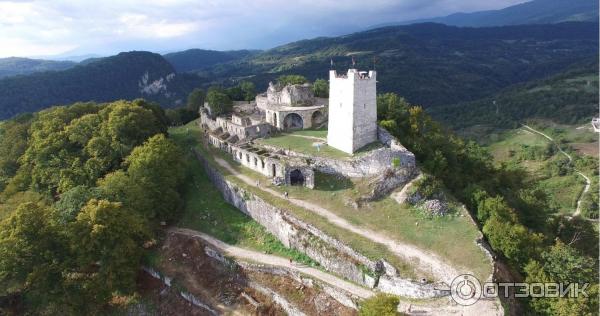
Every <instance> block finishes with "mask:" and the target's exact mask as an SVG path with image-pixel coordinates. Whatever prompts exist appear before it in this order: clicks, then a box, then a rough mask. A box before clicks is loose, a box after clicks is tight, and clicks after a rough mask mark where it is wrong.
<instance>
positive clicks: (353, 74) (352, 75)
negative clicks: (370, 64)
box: [329, 69, 377, 80]
mask: <svg viewBox="0 0 600 316" xmlns="http://www.w3.org/2000/svg"><path fill="white" fill-rule="evenodd" d="M332 79H334V80H337V79H342V80H343V79H354V80H377V72H376V71H375V70H369V71H358V70H356V69H348V72H347V73H345V74H338V73H337V72H336V71H335V70H330V71H329V80H332Z"/></svg>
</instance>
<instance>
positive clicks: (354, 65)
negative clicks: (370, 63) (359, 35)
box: [352, 56, 356, 69]
mask: <svg viewBox="0 0 600 316" xmlns="http://www.w3.org/2000/svg"><path fill="white" fill-rule="evenodd" d="M352 68H353V69H356V60H355V59H354V56H352Z"/></svg>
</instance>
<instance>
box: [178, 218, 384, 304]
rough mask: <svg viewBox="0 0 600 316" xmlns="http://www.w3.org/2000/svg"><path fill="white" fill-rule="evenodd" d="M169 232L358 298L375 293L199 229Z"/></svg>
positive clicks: (181, 229) (182, 229) (180, 229)
mask: <svg viewBox="0 0 600 316" xmlns="http://www.w3.org/2000/svg"><path fill="white" fill-rule="evenodd" d="M169 232H173V233H176V234H182V235H185V236H189V237H192V238H199V239H202V240H203V241H205V242H207V243H209V244H210V245H212V246H213V247H215V248H217V249H218V250H219V251H221V252H223V253H225V254H226V255H228V256H232V257H235V258H238V259H244V260H250V261H253V262H259V263H262V264H268V265H271V266H276V267H283V268H287V269H290V270H293V271H297V272H301V273H303V274H306V275H309V276H311V277H313V278H315V279H319V280H321V281H323V282H325V283H327V284H329V285H333V286H335V287H337V288H340V289H342V290H345V291H346V292H349V293H351V294H352V295H356V296H358V297H360V298H369V297H371V296H373V295H374V294H375V292H373V291H371V290H369V289H366V288H363V287H360V286H358V285H355V284H353V283H350V282H348V281H345V280H343V279H341V278H338V277H336V276H333V275H331V274H329V273H326V272H323V271H321V270H319V269H315V268H311V267H308V266H305V265H302V264H299V263H293V264H290V261H289V259H287V258H282V257H278V256H274V255H267V254H264V253H261V252H258V251H253V250H249V249H245V248H240V247H236V246H232V245H229V244H226V243H224V242H222V241H220V240H218V239H216V238H214V237H212V236H210V235H207V234H204V233H201V232H199V231H195V230H191V229H187V228H171V229H169Z"/></svg>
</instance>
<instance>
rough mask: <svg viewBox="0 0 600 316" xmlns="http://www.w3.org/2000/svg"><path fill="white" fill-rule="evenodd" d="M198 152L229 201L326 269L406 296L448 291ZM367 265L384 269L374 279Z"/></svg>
mask: <svg viewBox="0 0 600 316" xmlns="http://www.w3.org/2000/svg"><path fill="white" fill-rule="evenodd" d="M196 156H197V158H198V159H199V160H200V161H201V162H202V164H203V165H204V168H205V170H206V173H207V174H208V177H209V178H210V180H211V181H212V183H213V184H214V185H215V187H216V188H217V189H218V190H219V191H220V192H221V193H222V194H223V197H224V198H225V200H226V201H227V202H229V203H231V204H232V205H234V206H235V207H236V208H238V209H239V210H240V211H241V212H243V213H245V214H246V215H248V216H250V217H252V218H253V219H254V220H256V221H257V222H258V223H260V224H261V225H262V226H264V227H265V228H266V229H267V230H268V231H269V232H270V233H271V234H273V235H274V236H275V237H277V238H278V239H279V240H280V241H281V242H282V243H283V244H284V245H285V246H286V247H291V248H296V249H298V250H300V251H302V252H304V253H305V254H306V255H308V256H309V257H310V258H312V259H313V260H315V261H317V262H318V263H319V264H320V265H321V266H323V267H324V268H325V269H326V270H328V271H331V272H333V273H335V274H337V275H340V276H342V277H344V278H346V279H348V280H351V281H353V282H356V283H358V284H363V285H365V286H368V287H376V288H378V289H380V290H382V291H384V292H388V293H393V294H397V295H401V296H405V297H413V298H431V297H439V296H445V295H448V293H447V292H444V291H439V290H436V289H435V288H434V286H433V284H420V283H417V282H413V281H411V280H406V279H401V278H400V277H398V276H397V275H396V272H395V269H394V268H393V267H391V266H389V264H387V263H385V262H384V261H383V260H379V261H374V260H371V259H369V258H367V257H365V256H364V255H362V254H360V253H358V252H356V251H355V250H353V249H352V248H350V247H349V246H347V245H345V244H344V243H342V242H341V241H339V240H337V239H335V238H333V237H331V236H329V235H327V234H325V233H324V232H322V231H321V230H319V229H318V228H316V227H314V226H312V225H310V224H308V223H305V222H303V221H302V220H300V219H298V218H296V217H295V216H293V215H292V214H290V213H288V212H286V211H285V210H283V209H281V208H278V207H275V206H273V205H271V204H269V203H267V202H266V201H264V200H262V199H261V198H260V197H258V196H256V195H254V194H253V193H252V192H249V191H246V190H244V189H243V188H241V187H239V186H238V185H236V184H234V183H232V182H230V181H227V180H225V178H224V177H223V176H222V175H221V174H220V173H219V171H218V170H217V169H215V168H214V167H212V166H211V165H210V164H209V163H208V162H207V161H206V159H205V158H204V157H202V156H201V155H200V154H199V153H198V152H196ZM365 268H367V269H368V270H369V271H381V270H382V269H383V271H381V272H380V276H378V277H377V276H375V278H376V279H374V278H373V277H370V276H369V275H368V274H366V273H365Z"/></svg>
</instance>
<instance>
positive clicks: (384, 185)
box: [358, 168, 417, 202]
mask: <svg viewBox="0 0 600 316" xmlns="http://www.w3.org/2000/svg"><path fill="white" fill-rule="evenodd" d="M416 173H417V170H416V169H412V168H403V169H396V168H388V169H386V170H385V171H384V172H383V173H382V174H380V175H379V176H377V177H375V178H374V179H372V180H371V181H370V182H369V188H370V191H369V193H368V194H366V195H363V196H361V197H360V198H359V200H358V202H368V201H373V200H377V199H380V198H383V197H384V196H387V195H388V194H389V193H390V192H392V191H393V190H395V189H397V188H399V187H401V186H404V185H405V184H406V183H408V182H409V181H410V180H411V179H413V178H414V176H415V174H416Z"/></svg>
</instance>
